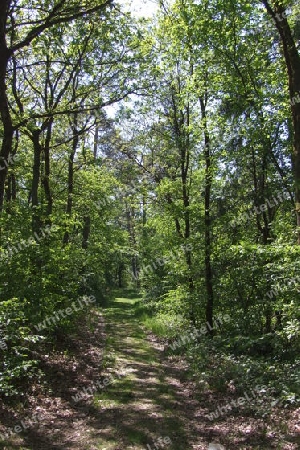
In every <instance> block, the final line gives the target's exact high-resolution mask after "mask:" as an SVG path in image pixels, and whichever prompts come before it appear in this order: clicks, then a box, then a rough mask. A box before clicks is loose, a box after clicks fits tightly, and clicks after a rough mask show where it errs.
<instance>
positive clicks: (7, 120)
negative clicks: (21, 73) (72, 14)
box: [0, 0, 14, 211]
mask: <svg viewBox="0 0 300 450" xmlns="http://www.w3.org/2000/svg"><path fill="white" fill-rule="evenodd" d="M10 3H11V1H10V0H1V2H0V117H1V121H2V126H3V138H2V145H1V149H0V165H1V167H4V169H3V170H1V171H0V211H1V210H2V209H3V202H4V195H5V181H6V177H7V165H6V164H4V162H5V161H8V158H9V156H10V154H11V152H12V146H13V133H14V129H13V124H12V119H11V115H10V108H9V103H8V98H7V94H6V73H7V65H8V61H9V58H10V56H11V52H10V51H9V49H8V48H7V45H6V21H7V12H8V9H9V6H10Z"/></svg>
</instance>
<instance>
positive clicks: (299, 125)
mask: <svg viewBox="0 0 300 450" xmlns="http://www.w3.org/2000/svg"><path fill="white" fill-rule="evenodd" d="M262 3H263V4H264V5H265V7H266V9H267V11H268V14H269V15H270V16H271V17H272V18H273V20H274V21H275V25H276V28H277V30H278V32H279V34H280V38H281V42H282V47H283V54H284V58H285V63H286V67H287V72H288V79H289V93H290V101H291V112H292V118H293V126H294V150H293V155H292V164H293V172H294V180H295V204H296V219H297V232H298V233H297V236H298V244H299V245H300V101H299V96H300V55H299V53H298V50H297V46H296V42H295V40H294V38H293V34H292V30H291V28H290V25H289V23H288V20H287V16H286V13H285V8H284V7H283V6H282V5H280V3H279V2H278V1H273V2H272V4H273V8H272V6H271V5H270V3H269V2H268V1H267V0H263V1H262Z"/></svg>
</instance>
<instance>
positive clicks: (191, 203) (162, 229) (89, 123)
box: [0, 0, 300, 408]
mask: <svg viewBox="0 0 300 450" xmlns="http://www.w3.org/2000/svg"><path fill="white" fill-rule="evenodd" d="M299 18H300V4H299V2H298V1H296V0H291V1H290V0H278V1H277V0H266V1H264V0H262V1H259V0H257V1H252V2H248V1H244V0H234V1H233V0H194V1H193V0H174V1H167V0H166V1H164V0H162V1H159V2H158V5H157V9H156V12H155V15H154V16H153V17H152V18H140V17H137V16H136V15H135V14H132V13H131V12H130V10H128V8H127V9H126V7H125V6H124V5H122V4H121V2H120V3H118V2H114V1H113V0H107V1H105V0H93V1H83V0H81V1H79V0H68V1H66V0H50V1H49V0H47V1H43V2H41V1H37V0H2V1H1V3H0V116H1V124H0V145H1V150H0V208H1V215H0V251H1V260H0V264H1V272H0V280H1V283H0V300H1V301H0V317H1V323H0V327H1V328H0V333H1V334H0V337H1V347H0V354H1V359H0V367H1V368H0V388H1V392H2V397H3V399H4V398H6V400H5V401H11V400H13V399H14V398H19V396H20V395H23V394H24V392H25V391H26V386H28V383H30V382H31V380H32V379H35V378H36V377H43V372H42V370H41V368H40V366H39V358H38V357H37V353H38V351H41V349H42V348H43V346H46V347H47V346H49V345H50V344H51V345H52V346H54V347H55V345H56V342H57V341H58V340H59V339H63V337H64V336H66V335H67V334H68V333H71V332H72V330H74V327H76V324H77V323H78V320H79V321H80V320H83V319H82V318H83V317H86V315H87V314H89V313H90V312H91V308H93V307H94V306H95V305H97V307H100V308H101V307H104V306H105V305H106V304H107V302H108V301H109V299H110V297H111V296H112V295H113V292H114V290H116V289H121V290H122V289H133V290H136V291H138V292H140V293H142V294H143V302H142V304H141V305H140V320H141V321H144V323H145V324H146V326H148V327H149V328H150V329H152V331H154V332H155V333H156V334H158V335H159V336H161V337H162V338H163V339H165V340H166V342H168V345H171V346H172V345H173V348H175V349H176V348H177V350H176V351H180V352H183V353H184V354H185V356H186V357H187V358H188V359H189V360H190V363H191V366H192V367H193V369H194V370H195V372H196V373H197V372H199V373H202V375H203V373H206V370H207V368H208V367H212V365H213V374H212V373H211V372H207V374H206V375H205V377H206V379H205V380H204V381H205V382H206V383H209V384H210V385H214V386H215V387H216V388H218V389H222V387H223V385H224V384H225V383H226V382H228V380H231V379H234V380H235V381H236V383H237V385H239V384H240V385H241V386H245V385H247V383H248V385H249V386H251V385H253V384H255V383H256V384H257V382H258V381H259V382H260V384H264V385H265V386H268V389H269V393H270V395H272V396H274V399H275V402H276V401H281V404H282V406H283V407H287V408H290V407H293V406H297V405H299V394H300V390H299V382H300V371H299V368H300V360H299V350H300V310H299V289H300V276H299V268H300V259H299V256H300V245H299V244H300V53H299V50H300V19H299ZM80 299H81V300H80ZM188 332H189V333H188ZM187 333H188V334H187ZM190 333H192V334H190ZM179 336H181V341H178V337H179ZM184 337H185V338H184ZM174 346H175V347H174ZM47 348H48V349H49V347H47Z"/></svg>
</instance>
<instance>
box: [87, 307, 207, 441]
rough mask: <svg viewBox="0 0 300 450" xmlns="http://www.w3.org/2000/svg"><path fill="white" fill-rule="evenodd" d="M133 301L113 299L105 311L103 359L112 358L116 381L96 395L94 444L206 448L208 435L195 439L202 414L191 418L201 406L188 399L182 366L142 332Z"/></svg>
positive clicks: (200, 424)
mask: <svg viewBox="0 0 300 450" xmlns="http://www.w3.org/2000/svg"><path fill="white" fill-rule="evenodd" d="M136 301H137V300H136V299H128V298H116V299H115V302H114V303H113V304H112V305H111V307H110V308H108V309H106V311H105V318H106V323H107V325H106V333H107V347H106V352H107V356H105V360H106V361H107V360H108V361H111V362H112V363H113V367H112V368H111V369H110V376H111V379H112V380H116V381H115V382H114V383H112V384H111V385H110V386H108V387H107V388H106V389H105V390H103V392H101V393H99V394H97V395H96V397H95V406H96V407H98V408H99V409H98V413H97V415H96V417H95V420H94V422H93V423H92V425H93V428H94V431H95V430H97V439H98V445H99V447H97V448H101V449H102V450H104V449H105V450H117V449H118V450H127V449H128V450H129V449H134V450H141V449H149V450H150V449H156V448H165V449H169V450H173V449H174V450H175V449H176V450H188V449H207V448H208V442H209V441H208V440H207V439H205V438H204V441H202V445H201V444H200V443H199V440H201V436H202V437H204V436H203V431H204V430H205V428H206V427H205V423H204V422H205V421H206V422H207V419H204V420H203V417H202V418H200V417H199V419H200V420H196V415H197V412H198V413H199V407H200V405H199V404H198V402H197V401H195V400H193V399H192V398H191V392H190V389H189V388H188V386H187V384H188V382H187V381H186V380H185V375H186V367H185V366H184V364H183V363H182V362H179V361H177V363H176V364H174V363H172V362H170V361H167V359H166V358H165V357H164V354H163V346H162V345H161V344H159V343H158V342H157V340H156V339H155V338H154V336H153V337H151V336H146V335H145V333H144V331H143V329H142V328H141V326H140V324H139V320H138V318H136V317H135V314H134V313H135V308H134V304H135V302H136ZM206 425H207V423H206ZM159 439H160V440H159ZM197 441H198V443H197ZM205 441H206V443H205ZM155 445H156V447H155Z"/></svg>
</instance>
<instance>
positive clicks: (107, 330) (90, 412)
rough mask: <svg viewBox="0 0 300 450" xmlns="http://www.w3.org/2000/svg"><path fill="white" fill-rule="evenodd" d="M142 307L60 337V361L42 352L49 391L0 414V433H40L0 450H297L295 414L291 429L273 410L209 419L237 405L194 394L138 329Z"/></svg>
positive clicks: (183, 373) (40, 389) (133, 305)
mask: <svg viewBox="0 0 300 450" xmlns="http://www.w3.org/2000/svg"><path fill="white" fill-rule="evenodd" d="M123 295H124V294H123ZM125 295H127V297H128V296H129V294H128V293H127V294H125ZM139 301H140V299H139V298H121V297H118V298H115V300H114V301H113V302H111V303H110V304H109V305H108V306H107V307H106V308H104V309H102V308H101V309H96V310H94V312H93V315H92V316H88V317H87V322H86V323H82V324H80V326H79V327H78V329H77V330H76V333H75V334H74V335H73V336H64V339H63V341H62V343H61V351H60V350H59V349H56V350H55V351H53V352H49V354H45V353H43V352H41V365H42V367H43V370H44V373H45V376H46V380H47V383H46V384H44V383H42V384H34V385H33V386H32V388H31V391H32V395H29V396H28V397H27V398H28V399H27V401H26V402H23V404H22V405H21V402H20V404H19V405H17V406H18V407H15V408H10V407H9V406H5V405H1V404H0V426H1V428H0V433H4V429H5V430H6V432H7V430H8V429H9V428H8V427H11V429H12V428H13V427H14V426H16V425H17V424H20V423H23V422H25V423H26V420H27V419H26V420H24V418H25V417H29V418H30V417H33V416H34V415H35V414H39V417H40V419H39V423H38V424H32V426H30V427H29V428H28V429H26V430H22V432H20V431H18V432H16V433H14V434H12V435H11V436H10V437H9V438H8V439H5V440H1V439H0V449H3V450H17V449H18V450H162V449H164V450H207V449H208V446H209V443H211V442H218V443H221V444H222V445H223V446H224V447H225V448H226V450H235V449H238V450H270V449H281V450H295V449H297V448H299V445H298V444H299V443H300V441H299V436H298V435H296V433H295V432H294V431H293V432H291V429H292V428H296V424H297V423H298V422H297V418H296V417H297V414H296V413H295V414H294V418H293V420H292V421H291V423H290V425H295V426H293V427H292V426H290V427H288V426H287V421H288V414H287V412H286V411H284V410H283V411H282V412H281V411H280V410H278V409H277V410H276V411H275V412H274V414H271V416H270V418H269V420H268V419H267V418H265V417H256V416H254V415H253V414H252V413H251V411H250V410H249V409H247V407H246V406H245V408H244V409H240V408H236V409H235V410H230V411H229V412H228V411H227V412H226V413H224V414H221V415H220V414H219V415H218V417H217V418H215V419H214V418H212V417H211V414H212V412H213V411H215V412H216V411H217V408H218V407H219V406H223V407H224V405H226V404H228V402H229V401H230V400H232V399H233V398H236V396H232V395H231V394H230V395H229V394H228V393H219V394H216V393H213V392H212V391H211V390H209V389H207V388H205V389H203V388H202V389H201V387H200V385H199V386H198V387H197V385H196V383H195V382H193V381H191V380H190V379H189V376H188V366H187V363H186V362H185V361H184V359H183V358H182V357H180V356H174V355H173V356H172V355H166V354H165V352H164V346H163V344H162V343H161V342H160V340H159V339H158V338H156V337H155V336H153V335H151V334H149V333H148V332H146V331H145V330H144V329H143V327H142V325H141V323H140V321H139V318H138V303H139ZM66 349H67V350H66ZM245 395H246V394H245ZM225 409H226V408H225ZM22 420H23V422H22ZM27 423H28V420H27ZM4 427H5V428H4ZM0 437H1V436H0ZM216 448H218V447H216ZM219 448H223V447H219Z"/></svg>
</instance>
